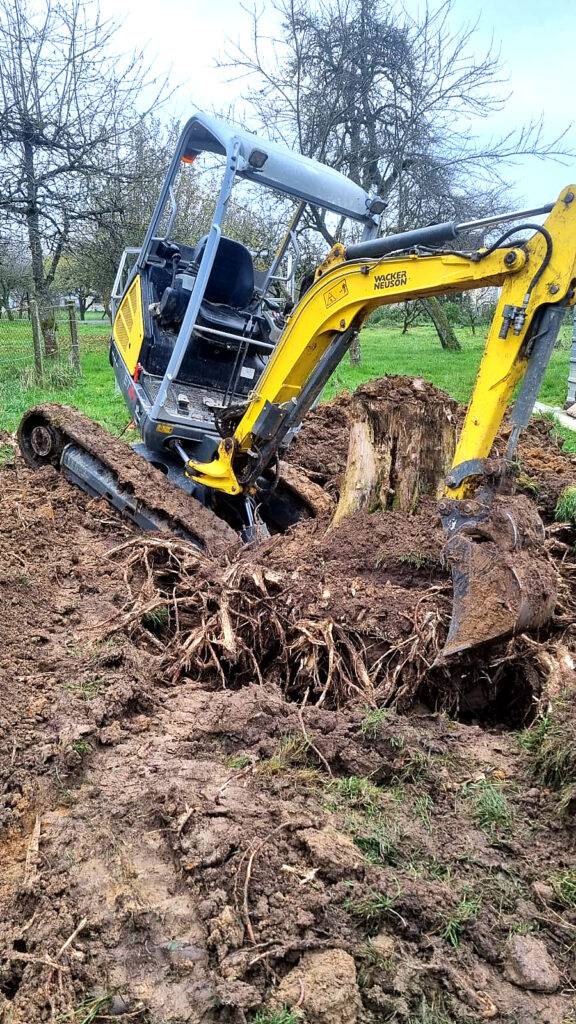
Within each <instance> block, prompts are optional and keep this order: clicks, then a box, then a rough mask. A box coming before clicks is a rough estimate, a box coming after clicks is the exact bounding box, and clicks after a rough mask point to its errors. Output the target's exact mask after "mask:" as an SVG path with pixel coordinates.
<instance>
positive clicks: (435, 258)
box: [187, 186, 576, 498]
mask: <svg viewBox="0 0 576 1024" xmlns="http://www.w3.org/2000/svg"><path fill="white" fill-rule="evenodd" d="M575 194H576V186H570V187H568V188H566V189H564V190H563V192H562V193H561V195H560V197H559V199H558V201H557V203H556V204H555V205H554V206H553V208H552V210H551V212H550V214H549V216H548V218H547V220H546V222H545V224H544V226H543V228H536V230H535V234H534V235H533V237H532V238H530V240H529V241H528V242H526V243H523V244H520V243H517V244H516V245H515V246H510V247H505V248H490V249H487V250H484V251H482V250H480V251H479V252H477V253H473V254H471V255H459V254H457V253H436V254H431V255H423V254H409V255H403V254H401V255H398V256H389V255H386V256H384V257H382V258H373V257H372V258H367V259H361V258H360V259H354V260H349V259H347V253H346V250H345V248H344V247H343V246H342V245H336V246H334V248H333V249H332V250H331V252H330V253H329V254H328V256H327V257H326V259H325V260H324V262H323V263H322V264H321V265H320V267H319V268H318V270H317V272H316V276H315V281H314V284H313V285H312V287H311V288H310V289H309V290H308V291H307V292H306V294H305V295H304V296H303V298H302V299H301V300H300V302H299V303H298V305H297V306H296V308H295V309H294V311H293V313H292V316H291V317H290V319H289V321H288V324H287V326H286V328H285V331H284V334H283V336H282V338H281V340H280V342H279V344H278V346H277V348H276V349H275V351H274V353H273V354H272V356H271V358H270V360H269V362H268V365H267V367H266V369H265V371H264V373H263V374H262V376H261V378H260V380H259V381H258V385H257V387H256V389H255V390H254V391H253V392H252V394H251V396H250V400H249V402H248V405H247V407H246V410H245V411H244V413H243V415H242V417H241V419H240V421H239V423H238V425H237V427H236V430H235V432H234V434H233V436H232V437H230V438H225V439H224V440H223V441H222V442H221V444H220V446H219V450H218V454H217V456H216V458H215V459H214V460H213V461H212V462H210V463H202V464H199V463H194V462H190V463H189V465H188V469H187V472H188V474H189V475H190V476H191V477H193V479H194V480H197V481H198V482H200V483H203V484H205V485H207V486H209V487H212V488H215V489H217V490H221V491H224V492H226V493H229V494H239V493H241V492H242V491H245V492H249V491H250V490H251V489H252V488H253V486H254V482H255V480H256V478H257V477H258V476H259V475H260V474H261V472H262V471H263V469H265V468H266V466H267V465H268V464H269V463H270V461H271V460H272V459H273V457H274V455H275V453H276V452H277V450H278V448H279V447H280V445H281V444H282V441H283V439H284V438H285V437H286V434H287V433H288V431H289V430H291V429H292V428H294V427H295V426H297V425H298V424H299V423H300V422H301V420H302V418H303V417H304V415H305V414H306V412H307V411H308V409H309V408H310V407H311V406H312V404H313V403H314V401H315V400H316V399H317V397H318V395H319V394H320V393H321V391H322V388H323V387H324V385H325V383H326V381H327V380H328V378H329V376H330V375H331V373H332V372H333V370H334V369H335V368H336V366H337V365H338V363H339V362H340V360H341V359H342V357H343V356H344V354H345V352H346V351H347V349H348V348H349V346H350V343H351V341H352V339H353V337H354V335H355V334H356V332H357V331H358V330H359V329H360V327H361V326H362V324H363V322H364V320H365V319H366V317H367V316H368V315H369V314H370V313H371V312H372V311H373V310H375V309H377V308H378V307H379V306H382V305H391V304H393V303H398V302H404V301H406V300H408V299H418V298H424V297H427V296H431V295H441V294H443V295H445V294H449V293H451V292H461V291H465V290H472V289H476V288H486V287H490V286H500V285H502V292H501V296H500V300H499V303H498V307H497V309H496V313H495V316H494V319H493V322H492V325H491V328H490V332H489V335H488V339H487V343H486V347H485V350H484V355H483V358H482V362H481V365H480V369H479V373H478V377H477V380H476V384H475V387H474V391H473V394H472V398H471V401H470V406H469V410H468V415H467V417H466V422H465V424H464V427H463V430H462V433H461V436H460V440H459V444H458V448H457V451H456V455H455V459H454V465H453V467H452V472H451V474H450V476H449V477H448V480H447V485H448V486H447V494H448V496H450V497H456V498H458V497H464V496H465V495H466V494H467V493H468V491H469V480H470V479H472V478H474V477H477V476H478V475H479V473H480V472H481V461H480V460H482V459H484V458H485V457H486V456H487V455H488V452H489V451H490V448H491V446H492V442H493V440H494V437H495V435H496V432H497V430H498V427H499V426H500V423H501V421H502V417H503V415H504V412H505V410H506V408H507V405H508V402H509V400H510V398H511V396H512V393H513V391H514V388H515V386H516V385H517V384H518V382H519V381H520V380H521V379H522V377H523V376H524V375H525V373H526V370H527V368H528V366H529V365H530V363H531V361H532V366H533V368H534V372H532V373H531V374H530V375H527V377H528V379H527V382H526V384H527V386H526V387H525V388H524V394H523V397H522V403H521V405H522V408H521V413H520V415H519V417H518V418H519V419H521V420H522V422H521V423H519V424H518V426H521V425H524V421H525V420H526V416H527V415H528V416H529V414H530V412H531V411H532V407H533V404H534V401H535V400H536V397H537V392H538V388H539V384H540V382H541V378H542V376H543V373H544V370H545V367H546V365H547V362H548V359H549V355H550V351H551V343H550V337H551V330H552V328H554V329H557V327H558V326H559V319H560V318H559V317H558V316H557V317H555V318H554V317H553V316H552V317H551V316H550V313H549V311H548V313H547V315H545V314H546V311H547V310H549V307H550V305H551V304H552V305H553V306H557V307H561V308H563V307H564V305H566V303H572V302H573V301H574V299H573V286H574V282H575V279H576V201H575V200H574V196H575ZM526 227H532V228H533V229H534V225H526ZM514 230H515V229H512V231H510V232H507V233H506V234H507V235H511V234H512V233H513V231H514ZM518 230H520V229H516V233H518ZM368 244H369V245H371V246H372V247H374V245H375V243H374V242H371V243H368ZM358 250H360V251H361V250H362V245H359V246H355V247H354V246H353V247H351V250H350V251H351V252H352V253H353V254H355V253H356V252H357V251H358ZM543 337H544V338H545V339H546V340H545V342H544V343H542V338H543ZM535 363H537V364H538V365H537V366H536V367H535V365H534V364H535ZM521 393H522V392H521Z"/></svg>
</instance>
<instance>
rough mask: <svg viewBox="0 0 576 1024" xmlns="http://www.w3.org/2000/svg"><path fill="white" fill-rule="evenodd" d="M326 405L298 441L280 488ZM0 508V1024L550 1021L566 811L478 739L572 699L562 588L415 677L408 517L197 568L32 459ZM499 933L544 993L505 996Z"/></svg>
mask: <svg viewBox="0 0 576 1024" xmlns="http://www.w3.org/2000/svg"><path fill="white" fill-rule="evenodd" d="M344 405H345V400H344V399H341V400H340V404H339V405H338V407H337V408H338V411H337V415H336V416H334V414H333V411H330V412H326V413H323V411H322V409H319V410H316V412H315V413H314V414H313V416H314V418H315V420H314V422H315V424H316V426H315V427H314V430H315V432H316V440H315V441H310V440H309V441H308V442H307V441H306V429H307V428H304V430H303V431H302V433H301V435H300V436H299V439H298V442H297V443H298V444H299V445H301V453H302V451H303V450H306V446H307V452H308V454H307V455H306V458H307V459H308V460H309V462H310V466H308V465H307V468H311V466H312V463H313V461H314V459H315V458H316V457H315V456H313V454H312V452H313V450H314V446H315V445H320V443H321V437H322V423H321V417H322V415H326V416H327V417H329V418H330V420H331V423H332V427H333V429H334V431H336V425H337V419H338V417H340V415H341V413H342V407H343V406H344ZM342 415H343V414H342ZM338 429H339V430H341V431H342V437H341V439H340V441H339V442H338V443H339V444H340V447H341V450H342V452H343V453H344V455H343V459H342V461H339V459H340V456H339V455H338V451H340V449H339V448H338V447H337V444H336V440H335V441H334V447H333V452H332V454H333V455H334V461H333V465H331V466H330V467H328V468H327V467H326V465H325V463H323V462H322V461H321V458H320V456H318V457H317V459H316V467H317V470H316V471H317V472H318V474H321V473H324V474H326V481H324V480H322V481H321V482H322V483H324V482H326V483H327V484H328V486H329V487H332V488H333V489H334V491H336V490H337V486H338V474H339V473H340V472H341V471H342V468H343V462H344V461H345V442H344V441H343V440H342V438H343V437H345V430H346V425H345V422H344V421H342V422H341V424H340V426H339V427H338ZM335 436H336V435H335ZM546 444H547V441H546V438H545V437H542V438H540V439H539V440H538V445H539V446H540V447H541V448H542V449H543V450H544V451H545V450H546ZM297 451H298V449H297V448H295V449H294V451H293V452H291V457H293V456H294V457H295V456H296V453H297ZM554 457H555V458H556V457H558V458H559V459H561V458H562V455H561V453H560V454H559V455H556V454H555V456H554ZM303 462H304V458H302V459H301V461H300V463H297V464H302V463H303ZM340 467H341V468H340ZM535 472H536V475H537V471H535ZM569 474H570V462H569V460H566V477H567V478H568V477H569ZM0 489H1V491H0V500H1V502H2V510H1V511H2V517H3V518H2V521H3V524H4V525H3V532H2V536H1V538H0V545H1V548H2V565H3V574H4V580H3V588H2V592H1V599H2V601H3V609H2V610H3V615H2V620H1V621H2V630H3V635H2V639H3V647H4V651H5V671H4V675H3V677H2V679H1V681H0V692H1V695H2V701H1V704H0V721H1V728H2V732H1V734H0V770H1V773H2V774H1V779H2V811H1V814H2V818H1V822H2V833H1V843H2V846H1V850H2V865H3V872H2V878H1V881H0V909H1V922H2V923H1V925H0V950H1V951H2V960H1V961H0V963H1V967H0V972H1V973H0V993H1V999H2V1000H3V1002H2V1001H0V1008H1V1011H0V1012H2V1013H3V1014H4V1021H3V1024H7V1021H10V1022H11V1024H36V1022H40V1021H50V1020H57V1019H58V1017H61V1018H64V1019H70V1020H74V1021H83V1020H86V1019H88V1020H89V1019H90V1017H89V1014H92V1019H94V1020H96V1021H98V1020H105V1019H110V1018H112V1019H114V1018H116V1019H118V1020H120V1021H127V1020H130V1021H144V1022H148V1024H151V1022H152V1021H154V1022H155V1024H168V1022H170V1024H180V1022H182V1024H183V1022H185V1021H188V1022H191V1021H198V1022H200V1021H207V1022H214V1024H220V1022H224V1024H226V1022H242V1021H251V1020H253V1019H254V1018H257V1016H258V1014H260V1018H261V1019H262V1015H264V1018H263V1019H264V1020H269V1021H270V1020H274V1017H273V1016H271V1015H272V1012H273V1008H274V1006H275V1005H276V1004H277V1003H279V1004H280V1005H282V1004H283V1003H284V1002H286V1001H287V1002H288V1003H289V1004H290V1005H293V1004H298V1005H297V1006H296V1010H295V1019H298V1016H299V1015H302V1019H303V1020H304V1021H308V1024H320V1022H326V1024H327V1022H328V1021H335V1022H339V1021H340V1022H341V1024H345V1022H351V1024H353V1022H354V1021H357V1022H358V1024H369V1022H380V1021H384V1020H397V1021H400V1022H406V1024H409V1022H418V1021H426V1020H430V1019H431V1020H434V1019H435V1017H436V1019H437V1020H438V1021H443V1020H446V1021H467V1020H469V1021H480V1020H483V1019H487V1018H490V1017H492V1018H494V1019H497V1020H502V1021H505V1022H507V1024H512V1022H516V1024H518V1022H522V1024H528V1021H530V1022H532V1021H542V1022H544V1021H548V1022H549V1024H556V1022H558V1024H564V1022H566V1021H569V1020H570V1019H571V1018H573V1017H574V1016H575V1014H576V1010H575V1007H574V1000H573V995H572V990H573V985H574V980H575V978H574V964H573V956H572V952H571V950H572V945H573V937H574V927H575V926H576V921H575V919H574V908H573V907H572V906H571V905H570V903H569V902H566V893H567V892H568V891H569V889H568V888H567V885H568V882H567V881H566V879H568V881H569V879H570V877H571V875H570V871H571V869H572V865H573V863H574V834H573V828H572V819H571V818H570V815H566V814H565V815H564V816H563V817H562V816H561V815H560V814H559V810H558V800H557V797H556V794H555V793H554V791H550V790H549V789H548V786H547V785H544V784H542V783H540V782H538V780H537V779H535V778H534V776H533V774H532V772H531V765H532V760H531V755H530V754H529V753H526V752H525V750H524V749H523V748H522V747H521V746H520V744H519V743H518V739H517V736H516V734H515V733H514V732H510V731H509V729H508V728H503V723H507V724H508V725H510V724H513V725H516V726H517V725H519V724H521V723H522V722H523V721H524V720H527V719H528V718H529V716H530V714H532V713H533V711H534V706H535V705H534V702H535V701H537V700H540V701H542V702H543V703H544V704H546V702H547V701H548V699H549V695H550V694H552V696H553V695H554V691H555V690H556V691H557V692H560V691H562V690H565V689H566V688H567V687H568V686H571V685H572V677H573V660H572V659H573V655H574V651H573V638H572V633H571V631H570V628H569V625H568V622H567V621H566V620H567V619H569V618H570V608H571V605H570V599H569V596H564V598H563V600H565V602H566V603H565V604H564V605H563V606H562V607H560V608H559V610H558V612H557V619H556V622H555V623H554V624H553V627H551V629H550V631H549V633H548V634H546V635H544V634H542V635H541V636H540V637H530V638H517V639H516V640H514V641H510V642H508V643H505V644H503V645H501V646H500V647H499V648H498V649H497V650H496V651H495V652H492V654H491V656H490V658H487V659H485V660H484V661H482V662H480V663H476V664H475V663H474V662H472V661H471V662H470V663H466V664H462V665H461V666H460V669H459V676H458V678H456V679H454V678H448V677H445V678H444V677H432V678H431V677H430V673H429V670H428V667H429V663H430V661H431V660H432V658H433V655H434V652H435V650H436V649H437V646H438V644H440V643H441V642H442V637H443V632H442V631H443V630H444V629H445V627H446V621H447V615H448V614H449V605H450V589H449V587H450V585H449V580H448V579H447V578H446V576H445V575H444V574H443V572H442V570H441V567H440V565H439V561H438V556H439V550H440V546H441V542H442V539H441V535H440V533H439V528H438V527H436V526H435V525H434V524H433V523H432V521H431V518H430V517H429V516H427V515H425V514H424V515H423V516H421V517H420V519H421V521H418V520H415V519H414V518H410V519H409V520H407V519H406V518H405V517H403V516H402V515H401V514H400V513H391V514H388V515H372V516H369V515H365V516H360V517H357V518H356V519H355V521H354V523H353V524H352V523H348V524H345V525H343V526H342V527H341V528H340V530H339V531H337V532H335V534H334V535H331V534H329V533H328V534H327V533H326V529H325V526H324V527H323V525H322V524H321V523H319V522H312V521H308V522H306V523H304V524H302V526H301V527H298V528H297V529H295V530H294V531H293V532H292V533H291V535H289V536H287V537H286V538H284V539H282V540H280V539H278V538H277V539H273V540H272V541H271V542H270V543H269V544H267V545H265V546H263V547H262V548H261V549H260V550H259V551H258V553H257V554H256V555H254V554H252V555H250V554H249V553H248V552H244V554H243V556H242V558H240V559H239V560H238V561H236V562H234V563H228V564H226V565H223V564H221V563H220V562H218V561H217V560H211V559H208V558H204V557H202V556H201V555H198V553H197V552H192V551H190V550H189V549H186V546H185V545H181V544H180V542H178V541H174V539H173V538H167V537H155V538H151V537H148V538H142V537H141V536H140V535H138V533H137V532H135V531H134V530H133V529H132V527H131V526H130V525H127V524H126V523H124V522H123V521H122V520H121V519H120V518H119V517H118V516H117V515H116V514H115V513H114V512H113V511H110V510H109V508H108V507H107V506H105V505H104V504H103V503H100V502H97V501H94V500H92V499H90V498H88V497H87V496H85V495H83V494H81V493H80V492H78V491H75V490H73V489H71V488H70V487H69V485H68V484H66V482H65V481H63V480H62V479H60V478H59V477H58V476H57V475H56V473H54V472H52V471H51V470H49V469H48V470H43V471H41V473H39V474H32V473H29V472H28V471H26V470H24V469H23V468H22V467H21V466H20V465H18V464H17V463H16V464H15V465H14V466H6V467H5V468H4V469H3V470H2V471H1V472H0ZM424 511H425V512H426V511H427V510H426V509H425V510H424ZM551 538H556V539H555V541H554V542H555V543H556V542H557V540H558V538H557V535H554V534H551ZM562 543H564V541H562ZM551 558H553V559H555V560H556V564H557V565H558V567H559V569H560V570H561V572H562V573H563V574H564V575H563V579H564V581H565V589H566V591H568V590H569V581H570V579H571V574H572V573H573V561H572V559H573V556H572V554H571V553H570V551H568V550H565V549H562V548H558V549H556V550H551ZM327 683H328V685H327ZM487 694H488V696H489V701H488V703H489V705H490V707H491V714H492V720H490V717H489V716H488V720H486V715H485V714H484V710H483V709H485V707H486V696H487ZM514 694H516V696H514ZM464 697H465V698H466V703H465V705H464V706H463V700H464ZM546 706H547V704H546ZM435 707H438V709H440V707H445V708H448V709H452V710H456V709H457V708H459V709H460V720H459V721H458V720H455V719H454V718H453V717H451V716H450V715H447V714H445V713H442V712H441V711H440V710H438V711H435V710H434V708H435ZM480 715H482V716H483V717H482V719H481V718H480V717H479V716H480ZM562 879H564V887H562V885H561V884H560V881H559V880H562ZM562 894H564V895H562ZM525 935H528V937H529V938H535V939H536V940H537V941H538V942H540V943H542V944H543V945H542V946H541V947H538V949H539V950H540V951H541V953H542V958H544V954H546V957H548V958H549V961H550V962H551V963H552V965H553V970H552V969H550V968H549V971H548V976H547V978H546V979H545V982H546V984H547V986H548V989H549V991H534V989H533V987H532V988H530V987H526V985H531V986H533V985H534V983H535V982H534V979H533V978H532V979H531V978H530V977H529V976H528V975H525V976H524V977H523V978H520V979H519V978H518V975H516V976H515V977H516V981H515V982H514V981H511V980H510V977H511V973H510V957H511V953H510V940H511V938H512V937H515V938H516V939H519V940H521V939H522V938H523V937H524V936H525ZM69 940H70V941H69ZM543 962H544V959H543ZM554 972H556V973H554ZM326 977H337V978H338V985H337V986H334V991H333V992H331V991H330V988H329V986H328V987H327V986H326V984H325V979H326ZM519 980H520V982H521V983H520V984H518V981H519ZM551 989H553V991H552V990H551ZM338 990H339V991H338ZM342 993H345V999H344V1000H343V998H342ZM337 995H339V999H340V1001H339V1003H338V1002H335V998H336V996H337ZM331 1000H332V1001H331ZM73 1011H77V1012H76V1016H74V1017H68V1018H65V1015H66V1014H67V1013H68V1014H69V1013H72V1012H73ZM98 1014H99V1015H98ZM266 1014H268V1017H266V1016H265V1015H266ZM0 1019H1V1017H0Z"/></svg>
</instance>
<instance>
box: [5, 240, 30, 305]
mask: <svg viewBox="0 0 576 1024" xmlns="http://www.w3.org/2000/svg"><path fill="white" fill-rule="evenodd" d="M30 284H31V273H30V261H29V259H27V258H26V251H25V250H24V249H23V246H22V244H21V242H19V240H18V239H17V238H14V237H9V236H8V235H6V236H4V237H3V236H2V235H0V311H1V310H2V308H4V309H5V310H6V316H7V318H8V320H13V319H14V316H15V312H14V309H15V308H19V307H20V308H21V307H22V304H23V302H24V300H25V296H26V295H27V294H28V292H29V291H30Z"/></svg>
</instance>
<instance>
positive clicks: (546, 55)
mask: <svg viewBox="0 0 576 1024" xmlns="http://www.w3.org/2000/svg"><path fill="white" fill-rule="evenodd" d="M312 2H313V0H312ZM247 6H250V0H247ZM406 6H407V7H408V9H409V10H410V11H412V12H415V11H417V9H418V6H419V5H418V2H417V0H406ZM430 6H431V7H434V6H435V5H434V0H431V4H430ZM101 8H102V11H103V13H104V14H109V15H114V16H117V15H118V2H117V0H101ZM258 8H259V9H262V10H264V20H265V23H266V24H268V25H269V26H270V29H273V26H274V22H273V19H272V14H271V12H270V7H269V4H268V3H267V0H261V2H260V3H259V4H258ZM122 17H123V18H124V24H123V27H122V29H121V34H120V37H119V42H120V43H121V45H122V46H125V47H126V48H127V49H128V48H130V47H131V46H132V47H143V46H147V53H148V56H149V58H152V57H154V56H156V58H157V68H158V69H159V70H164V71H166V70H167V69H168V68H169V67H171V69H172V70H171V78H172V81H173V82H174V83H184V84H183V87H182V88H181V89H180V90H179V92H178V95H177V98H176V99H175V100H174V101H173V102H172V104H171V106H170V108H169V109H170V112H174V113H176V114H177V115H178V116H180V117H185V116H186V115H187V114H188V113H189V112H190V111H191V110H192V109H195V108H198V107H200V108H204V109H211V108H212V107H216V108H218V109H226V108H227V107H228V106H229V105H230V104H231V103H233V102H234V101H235V100H238V99H239V97H240V95H241V91H242V83H241V82H232V83H230V82H229V81H227V74H226V72H225V71H223V70H220V69H217V68H215V67H214V62H215V59H216V57H217V55H218V54H219V53H221V51H222V50H223V48H224V46H225V41H226V36H228V37H230V38H231V39H232V40H237V39H238V40H240V41H244V42H245V43H246V44H248V42H249V37H248V33H249V26H250V18H249V16H248V15H247V14H246V12H245V11H243V10H242V8H241V6H240V3H239V2H238V0H161V3H158V0H124V2H123V4H122ZM476 19H478V22H479V24H478V30H477V33H476V35H475V37H474V43H473V44H472V46H473V51H474V53H476V54H478V56H479V57H481V56H483V54H484V53H485V51H486V49H487V47H488V46H489V45H490V41H491V39H492V37H493V38H494V41H495V44H496V46H499V47H500V49H501V55H502V61H503V64H504V67H505V69H506V72H507V75H508V77H509V85H508V86H507V87H506V91H511V92H512V96H511V98H510V100H509V102H508V104H507V106H506V110H505V111H504V112H503V113H501V114H499V115H496V116H493V117H491V118H490V120H489V122H479V124H478V132H479V133H481V132H482V133H485V134H487V135H490V133H492V132H494V133H499V132H505V131H507V130H509V129H511V128H514V127H516V126H518V125H519V124H521V123H522V122H525V121H526V120H528V119H530V117H532V116H539V115H540V114H541V113H542V114H543V115H544V119H545V124H546V128H547V132H548V133H549V134H550V135H551V136H552V135H555V134H558V133H559V132H560V131H562V130H563V129H564V128H565V127H567V126H568V125H569V123H570V121H571V119H572V118H574V119H576V114H575V113H574V111H573V97H574V95H575V92H576V90H575V85H576V71H575V63H576V61H575V53H576V31H575V30H576V5H575V4H574V2H573V0H548V2H546V3H542V2H539V0H482V2H481V3H474V0H454V10H453V14H452V20H453V28H454V29H457V28H458V27H459V25H461V24H462V23H467V22H468V23H469V22H470V20H473V21H475V20H476ZM570 138H571V144H572V148H573V149H576V128H573V129H572V130H571V132H570ZM510 175H511V177H512V178H513V179H515V181H516V195H517V197H518V199H519V200H521V201H523V202H525V203H526V204H539V203H541V202H546V201H549V200H552V199H555V198H556V196H557V195H558V193H559V191H560V189H561V188H562V187H563V186H564V185H566V184H570V183H572V182H574V181H575V180H576V161H572V160H569V161H566V164H565V165H564V166H562V165H561V164H558V163H556V162H555V161H552V160H550V159H548V160H546V161H539V160H535V159H529V160H525V161H524V162H523V164H522V165H519V166H518V167H517V168H515V169H512V170H511V171H510Z"/></svg>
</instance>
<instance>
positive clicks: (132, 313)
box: [112, 275, 144, 377]
mask: <svg viewBox="0 0 576 1024" xmlns="http://www.w3.org/2000/svg"><path fill="white" fill-rule="evenodd" d="M112 333H113V335H114V339H115V341H116V344H117V345H118V348H119V350H120V354H121V356H122V359H123V360H124V362H125V364H126V369H127V370H128V373H129V374H130V376H131V377H132V376H133V374H134V371H135V369H136V365H137V363H138V358H139V356H140V350H141V348H142V342H143V340H144V319H143V316H142V285H141V283H140V276H139V275H137V276H136V277H135V278H134V280H133V282H132V284H131V285H130V287H129V289H128V291H127V292H126V295H125V296H124V298H123V299H122V302H121V303H120V306H119V307H118V312H117V313H116V318H115V320H114V324H113V328H112Z"/></svg>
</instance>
